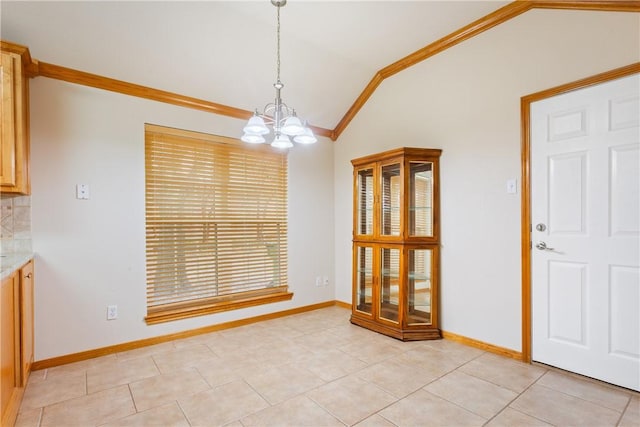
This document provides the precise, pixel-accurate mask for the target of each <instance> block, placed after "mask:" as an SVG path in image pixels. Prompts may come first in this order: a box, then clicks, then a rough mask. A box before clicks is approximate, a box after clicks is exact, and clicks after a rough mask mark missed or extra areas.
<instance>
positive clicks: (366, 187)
mask: <svg viewBox="0 0 640 427" xmlns="http://www.w3.org/2000/svg"><path fill="white" fill-rule="evenodd" d="M357 203H358V205H357V206H358V219H357V221H358V223H357V225H356V227H357V228H356V233H357V234H361V235H362V234H373V169H362V170H359V171H358V199H357Z"/></svg>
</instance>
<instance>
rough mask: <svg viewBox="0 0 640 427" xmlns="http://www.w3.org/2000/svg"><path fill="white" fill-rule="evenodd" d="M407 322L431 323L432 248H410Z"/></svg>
mask: <svg viewBox="0 0 640 427" xmlns="http://www.w3.org/2000/svg"><path fill="white" fill-rule="evenodd" d="M408 262H409V265H408V267H409V278H408V279H409V282H408V291H409V292H408V296H409V307H408V311H409V313H408V317H407V323H408V324H409V325H411V324H431V250H430V249H410V250H409V259H408Z"/></svg>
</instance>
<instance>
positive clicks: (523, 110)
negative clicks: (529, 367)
mask: <svg viewBox="0 0 640 427" xmlns="http://www.w3.org/2000/svg"><path fill="white" fill-rule="evenodd" d="M636 73H640V62H636V63H634V64H631V65H627V66H625V67H621V68H616V69H614V70H611V71H607V72H604V73H600V74H596V75H594V76H591V77H587V78H584V79H581V80H577V81H574V82H571V83H567V84H564V85H560V86H556V87H553V88H550V89H546V90H543V91H540V92H536V93H533V94H531V95H526V96H523V97H522V98H520V123H521V132H522V134H521V154H520V155H521V159H520V160H521V178H520V179H521V182H522V191H521V193H522V194H521V197H522V198H521V229H520V234H521V245H522V248H521V250H522V361H523V362H527V363H530V362H531V316H532V313H531V249H532V246H531V245H532V243H531V231H532V229H531V170H530V168H531V163H530V162H531V158H530V149H531V140H530V138H531V136H530V132H531V123H530V119H531V104H532V103H533V102H536V101H540V100H543V99H546V98H551V97H553V96H557V95H560V94H563V93H566V92H570V91H573V90H577V89H583V88H585V87H589V86H593V85H596V84H600V83H605V82H608V81H610V80H615V79H618V78H621V77H626V76H629V75H631V74H636Z"/></svg>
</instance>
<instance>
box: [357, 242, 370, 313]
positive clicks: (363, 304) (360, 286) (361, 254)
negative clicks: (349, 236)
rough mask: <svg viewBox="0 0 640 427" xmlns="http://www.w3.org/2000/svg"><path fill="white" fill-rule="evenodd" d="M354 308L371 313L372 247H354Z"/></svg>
mask: <svg viewBox="0 0 640 427" xmlns="http://www.w3.org/2000/svg"><path fill="white" fill-rule="evenodd" d="M356 257H357V258H358V259H357V270H356V282H357V283H356V286H357V295H356V310H358V311H362V312H364V313H369V314H371V312H372V306H373V302H372V300H373V248H371V247H362V246H359V247H357V249H356Z"/></svg>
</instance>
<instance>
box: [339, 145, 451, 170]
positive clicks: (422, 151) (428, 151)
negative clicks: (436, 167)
mask: <svg viewBox="0 0 640 427" xmlns="http://www.w3.org/2000/svg"><path fill="white" fill-rule="evenodd" d="M440 154H442V150H441V149H439V148H417V147H401V148H395V149H393V150H389V151H384V152H382V153H376V154H370V155H368V156H364V157H358V158H357V159H353V160H351V164H352V165H353V166H358V165H362V164H366V163H371V162H372V161H378V162H379V161H385V160H388V159H393V158H395V157H400V156H402V157H404V158H405V159H407V160H412V159H413V158H416V157H419V158H421V159H424V158H425V157H440Z"/></svg>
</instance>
